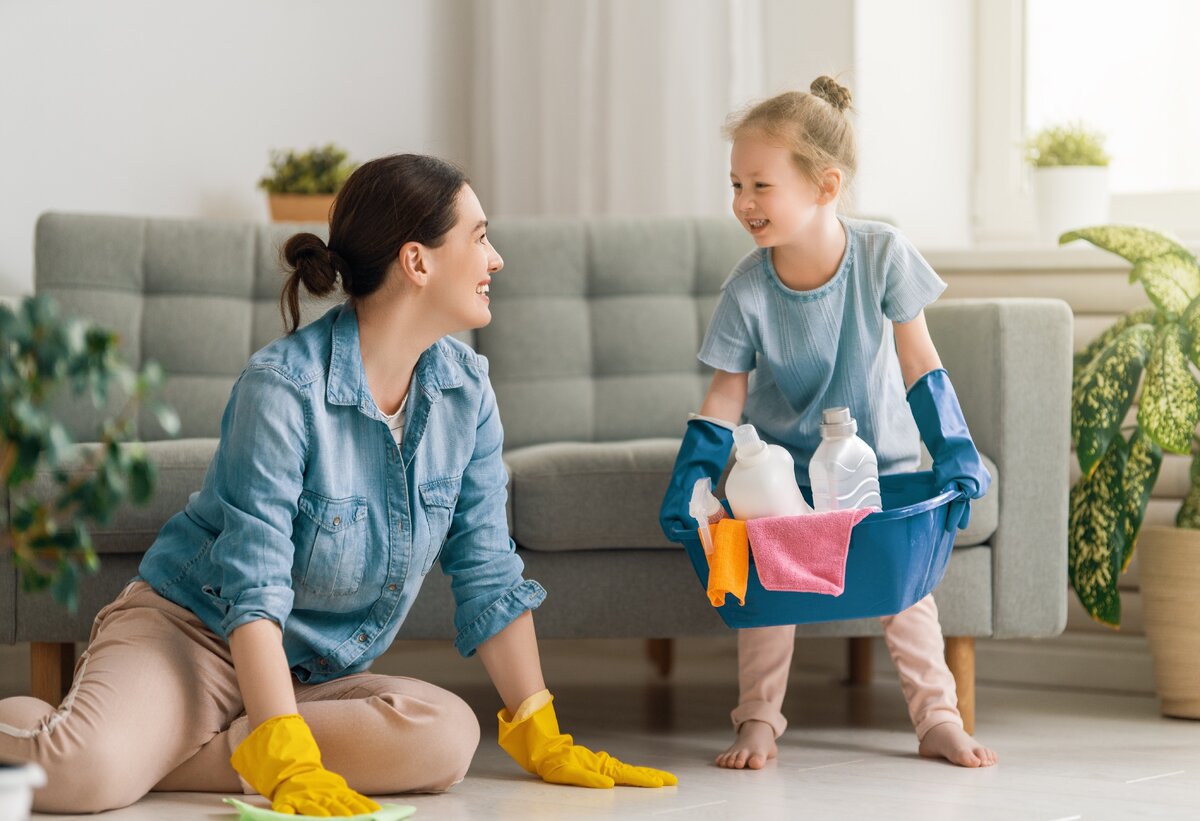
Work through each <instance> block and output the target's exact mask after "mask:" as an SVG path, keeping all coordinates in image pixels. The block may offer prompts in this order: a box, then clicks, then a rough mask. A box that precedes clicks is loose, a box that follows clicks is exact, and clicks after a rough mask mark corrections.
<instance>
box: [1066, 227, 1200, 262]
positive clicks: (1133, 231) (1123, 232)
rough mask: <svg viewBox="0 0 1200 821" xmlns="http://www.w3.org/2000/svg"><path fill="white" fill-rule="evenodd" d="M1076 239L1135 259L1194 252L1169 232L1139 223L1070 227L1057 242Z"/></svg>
mask: <svg viewBox="0 0 1200 821" xmlns="http://www.w3.org/2000/svg"><path fill="white" fill-rule="evenodd" d="M1077 239H1081V240H1084V241H1085V242H1090V243H1091V244H1092V245H1095V246H1096V247H1097V248H1099V249H1101V250H1104V251H1108V252H1109V253H1112V254H1116V255H1117V256H1119V257H1124V258H1125V259H1127V260H1129V261H1130V262H1134V263H1137V262H1141V261H1142V260H1144V259H1153V258H1154V257H1158V256H1162V255H1163V254H1177V255H1179V256H1181V257H1191V256H1192V255H1191V252H1189V251H1188V250H1187V249H1186V248H1184V247H1183V245H1182V244H1180V242H1179V240H1177V239H1176V238H1175V237H1173V236H1171V235H1170V234H1166V233H1163V232H1162V231H1155V230H1154V229H1153V228H1143V227H1141V226H1139V225H1097V226H1095V227H1092V228H1080V229H1079V230H1077V231H1068V232H1067V233H1065V234H1063V235H1062V236H1061V237H1059V238H1058V244H1059V245H1066V244H1067V243H1068V242H1074V241H1075V240H1077ZM1193 261H1194V258H1193Z"/></svg>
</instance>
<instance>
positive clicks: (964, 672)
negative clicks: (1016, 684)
mask: <svg viewBox="0 0 1200 821" xmlns="http://www.w3.org/2000/svg"><path fill="white" fill-rule="evenodd" d="M946 666H948V667H949V668H950V672H951V673H952V674H953V675H954V685H955V687H957V688H958V712H959V713H960V714H961V715H962V720H963V729H965V730H966V731H967V732H968V733H971V734H972V735H974V734H975V639H973V638H970V637H969V636H947V637H946Z"/></svg>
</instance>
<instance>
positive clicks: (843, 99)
mask: <svg viewBox="0 0 1200 821" xmlns="http://www.w3.org/2000/svg"><path fill="white" fill-rule="evenodd" d="M808 90H809V91H811V92H812V93H813V95H814V96H817V97H820V98H821V99H822V100H824V101H825V102H827V103H829V104H830V105H831V106H833V107H834V108H836V109H837V110H838V111H845V110H846V109H847V108H849V107H850V89H848V88H846V87H845V86H844V85H842V84H841V83H839V82H838V81H837V80H835V79H833V78H832V77H830V76H828V75H826V74H822V75H821V76H820V77H818V78H817V79H815V80H813V81H812V85H811V86H809V87H808Z"/></svg>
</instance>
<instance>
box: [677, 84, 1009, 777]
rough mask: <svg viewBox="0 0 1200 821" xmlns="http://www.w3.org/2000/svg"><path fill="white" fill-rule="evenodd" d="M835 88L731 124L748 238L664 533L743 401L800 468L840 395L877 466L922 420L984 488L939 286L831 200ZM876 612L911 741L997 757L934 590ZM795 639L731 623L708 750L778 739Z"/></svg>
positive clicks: (738, 753) (732, 763) (936, 442)
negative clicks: (729, 693)
mask: <svg viewBox="0 0 1200 821" xmlns="http://www.w3.org/2000/svg"><path fill="white" fill-rule="evenodd" d="M849 103H850V92H849V91H847V90H846V89H845V88H843V87H842V86H841V85H839V84H838V83H837V82H835V81H834V80H833V79H831V78H829V77H820V78H818V79H817V80H816V81H814V82H813V84H812V86H811V93H809V94H805V93H802V92H792V93H785V94H781V95H779V96H777V97H774V98H772V99H770V100H767V101H765V102H763V103H760V104H758V105H756V106H754V107H752V108H750V109H749V110H748V111H746V112H744V113H742V114H741V115H740V116H736V117H735V118H733V119H732V121H731V123H730V124H729V125H728V127H727V136H728V137H729V138H730V139H731V140H732V142H733V148H732V152H731V155H730V165H731V173H730V179H731V181H732V183H733V212H734V215H735V216H736V217H737V218H738V220H739V221H740V222H741V224H742V225H743V227H745V229H746V230H747V231H748V232H749V233H750V235H751V236H752V237H754V241H755V243H756V244H757V245H758V249H757V250H755V251H752V252H751V253H750V254H749V255H747V256H746V257H745V258H744V259H743V260H742V261H741V262H740V263H739V264H738V265H737V267H736V268H734V270H733V273H732V274H731V275H730V276H729V278H728V280H726V282H725V285H724V286H723V288H722V293H721V298H720V300H719V302H718V305H717V308H716V311H715V313H714V315H713V318H712V321H711V323H710V325H709V328H708V332H707V334H706V336H705V339H704V343H703V345H702V346H701V349H700V353H699V358H700V361H702V362H704V363H706V364H708V365H710V366H712V367H713V368H715V369H716V373H715V374H714V375H713V379H712V383H711V386H710V387H709V390H708V394H707V396H706V397H705V399H704V403H703V405H702V406H701V408H700V414H699V415H698V416H695V417H693V418H692V419H691V420H690V421H689V423H688V434H687V436H686V437H685V439H684V443H683V447H682V449H681V451H680V455H679V458H678V460H677V462H676V470H675V474H674V476H673V477H672V482H671V487H670V489H669V490H668V493H667V498H666V499H665V500H664V504H663V516H662V519H663V526H664V528H665V529H668V532H670V529H671V528H678V527H687V528H693V527H695V523H694V521H693V520H692V519H691V518H690V517H688V516H687V496H686V495H685V494H690V492H691V487H692V483H693V482H694V481H695V479H696V478H698V477H701V476H705V475H707V476H709V477H710V478H711V479H712V480H713V484H714V485H715V484H716V481H717V479H718V478H719V476H720V474H721V471H722V469H723V468H724V467H725V464H726V461H727V459H728V457H729V449H730V447H731V444H732V438H731V435H730V431H729V429H730V428H732V426H733V425H735V424H737V423H739V422H740V421H741V420H742V419H743V417H744V418H745V419H746V421H748V422H749V423H751V424H753V425H754V426H755V427H756V428H757V429H758V431H759V433H760V434H761V435H762V437H763V438H764V439H765V440H767V441H770V442H775V443H778V444H780V445H783V446H784V447H786V448H788V449H789V451H790V452H791V453H792V455H793V458H794V459H795V463H796V469H797V474H798V475H800V476H805V475H807V471H808V463H809V460H810V459H811V458H812V455H813V452H814V451H815V450H816V447H817V445H818V444H819V442H820V434H819V422H820V419H821V411H822V409H823V408H829V407H841V406H848V407H850V408H851V409H852V411H853V413H854V415H855V417H856V418H857V420H858V432H859V435H860V436H861V437H862V438H863V439H864V440H866V441H867V443H868V444H870V445H872V446H873V447H874V449H875V451H876V454H877V456H878V459H879V469H880V472H881V473H894V472H900V471H908V470H915V469H916V467H917V465H918V460H919V453H920V452H919V441H918V429H919V432H920V436H921V438H923V439H924V440H925V443H926V446H927V447H928V448H929V450H930V453H931V454H932V455H933V457H934V474H935V479H936V481H937V482H938V483H939V486H941V487H943V488H949V487H951V486H953V487H956V488H958V489H960V490H964V491H965V492H966V493H967V494H968V495H969V496H970V497H971V498H979V497H980V496H982V495H983V493H984V491H985V490H986V489H987V485H988V482H989V481H990V478H989V477H988V475H987V471H986V470H985V469H984V467H983V464H982V462H981V461H980V459H979V455H978V453H977V452H976V451H975V447H974V445H973V444H972V443H971V440H970V435H969V433H968V432H967V430H966V424H965V423H964V422H962V415H961V411H959V409H958V403H957V399H955V398H954V394H953V389H952V388H951V387H950V384H949V380H948V378H947V377H946V372H945V370H943V369H942V368H941V362H940V360H939V359H938V355H937V351H936V350H935V349H934V346H933V342H932V341H931V340H930V338H929V333H928V331H927V329H926V325H925V317H924V313H923V308H924V307H925V305H927V304H928V303H930V302H932V301H933V300H934V299H936V298H937V296H938V295H939V294H940V293H941V292H942V290H943V289H944V288H945V284H944V283H943V282H942V281H941V280H940V279H939V278H938V276H937V275H936V274H935V273H934V272H933V270H932V269H930V267H929V266H928V264H926V262H925V260H924V259H922V258H921V256H920V254H918V253H917V251H916V250H915V249H914V248H913V247H912V245H911V244H910V243H909V242H908V241H907V240H906V239H905V238H904V237H903V236H902V235H901V234H900V233H899V232H898V231H897V230H896V229H894V228H892V227H890V226H888V225H885V224H882V223H877V222H866V221H860V220H852V219H846V218H842V217H839V216H838V213H837V208H838V202H839V200H840V199H841V195H842V192H843V191H845V190H846V188H847V186H848V185H849V184H850V181H851V179H852V178H853V175H854V171H855V146H854V134H853V131H852V129H851V126H850V122H849V120H848V119H847V117H846V113H845V112H846V109H847V107H848V105H849ZM893 340H894V342H893ZM750 371H753V372H754V378H753V381H752V382H751V380H750V379H749V378H748V377H749V372H750ZM906 386H908V388H909V391H908V396H907V400H908V404H909V405H910V406H911V414H910V412H909V409H907V408H905V407H904V405H905V399H906V397H905V390H904V389H905V387H906ZM914 422H915V425H914ZM951 515H952V516H957V515H959V514H958V511H957V510H956V511H953V512H952V513H951ZM962 515H963V516H964V517H965V515H966V511H965V510H964V511H963V513H962ZM965 524H966V523H965V518H964V519H963V520H961V521H960V526H964V527H965ZM882 622H883V629H884V636H885V638H886V641H887V645H888V649H889V651H890V652H891V655H892V659H893V660H894V661H895V663H896V667H897V669H898V671H899V674H900V681H901V686H902V688H903V691H904V696H905V698H906V699H907V701H908V709H909V715H910V717H911V718H912V721H913V724H914V726H915V727H916V731H917V738H918V739H919V741H920V747H919V749H920V753H921V754H922V755H925V756H936V757H942V758H945V759H947V760H949V761H952V762H954V763H955V764H959V765H962V766H964V767H980V766H988V765H991V764H994V763H995V762H996V755H995V754H994V753H993V752H992V751H991V750H989V749H987V748H986V747H983V746H982V745H980V744H978V743H977V742H976V741H975V740H974V739H972V738H971V737H970V736H969V735H968V734H967V733H966V732H965V731H964V730H963V724H962V719H961V717H960V716H959V713H958V709H957V706H956V693H955V685H954V679H953V677H952V676H951V674H950V671H949V669H948V668H947V666H946V663H945V661H944V658H943V643H942V635H941V628H940V626H939V625H938V621H937V607H936V606H935V604H934V601H933V597H932V596H927V597H926V598H924V599H923V600H921V601H920V602H918V603H917V604H916V605H914V606H913V607H911V608H910V609H909V610H906V611H905V612H903V613H900V614H899V615H896V616H889V617H886V618H884V619H882ZM794 637H795V627H794V626H785V627H767V628H758V629H750V630H741V631H739V633H738V670H739V672H738V683H739V690H740V697H739V701H738V706H737V708H736V709H735V710H734V711H733V714H732V718H733V724H734V727H735V728H736V730H737V738H736V740H735V741H734V743H733V745H732V746H730V748H729V749H728V750H727V751H725V753H723V754H722V755H721V756H719V757H718V758H717V764H718V765H719V766H721V767H731V768H737V769H740V768H744V767H750V768H752V769H759V768H761V767H762V766H764V764H765V763H766V762H767V760H768V759H770V758H773V757H774V756H775V755H776V752H777V748H776V744H775V741H776V739H777V738H778V737H779V736H780V735H781V734H782V733H783V731H784V728H785V727H786V725H787V722H786V721H785V720H784V717H783V714H782V712H781V707H782V704H783V696H784V692H785V690H786V688H787V674H788V668H789V665H790V664H791V658H792V649H793V644H794Z"/></svg>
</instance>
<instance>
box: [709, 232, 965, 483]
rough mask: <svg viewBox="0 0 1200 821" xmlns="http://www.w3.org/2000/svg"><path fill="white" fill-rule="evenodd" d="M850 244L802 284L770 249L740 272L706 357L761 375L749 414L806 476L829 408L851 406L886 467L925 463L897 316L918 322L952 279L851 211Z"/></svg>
mask: <svg viewBox="0 0 1200 821" xmlns="http://www.w3.org/2000/svg"><path fill="white" fill-rule="evenodd" d="M841 222H842V225H843V227H844V228H845V231H846V252H845V255H844V256H843V257H842V261H841V264H840V265H839V266H838V270H837V273H836V274H834V276H833V278H832V279H831V280H829V282H826V283H825V284H824V285H822V286H820V287H819V288H815V289H813V290H811V291H795V290H792V289H791V288H789V287H787V286H786V285H784V284H783V282H782V281H781V280H780V279H779V275H778V274H777V273H776V271H775V266H774V264H773V262H772V260H771V251H770V249H769V248H758V249H755V250H754V251H752V252H751V253H750V254H748V255H747V256H746V257H745V258H744V259H742V261H741V262H739V263H738V264H737V266H736V267H735V268H734V269H733V273H731V274H730V275H729V278H728V279H727V280H726V281H725V284H724V285H723V286H722V289H721V298H720V300H719V301H718V303H717V308H716V311H715V313H714V314H713V318H712V321H711V322H710V323H709V326H708V332H707V333H706V334H705V337H704V343H703V345H701V347H700V353H699V359H700V361H701V362H704V363H705V364H707V365H709V366H711V367H713V368H717V369H719V370H723V371H730V372H733V373H744V372H747V371H750V372H751V375H750V384H749V394H748V396H747V398H746V407H745V411H744V414H743V416H744V421H746V422H749V423H750V424H752V425H754V426H755V427H756V428H757V429H758V432H759V434H760V435H761V436H762V438H763V439H765V440H766V441H768V442H773V443H776V444H779V445H782V446H784V447H785V448H787V449H788V450H789V451H790V452H791V454H792V458H793V459H795V461H796V467H797V470H798V472H799V473H800V475H801V476H803V475H805V474H806V473H807V470H808V463H809V461H810V460H811V459H812V455H813V452H814V451H815V450H816V449H817V445H819V444H820V443H821V433H820V427H819V426H820V422H821V411H822V409H824V408H833V407H848V408H850V413H851V414H852V415H853V416H854V418H855V419H856V420H857V421H858V435H859V436H860V437H862V438H863V439H864V440H865V441H866V442H867V444H869V445H870V446H871V447H872V448H873V449H874V450H875V454H876V456H877V457H878V459H879V470H880V472H881V473H899V472H903V471H908V470H915V469H916V468H917V466H918V462H919V459H920V436H919V434H918V433H917V427H916V424H915V423H914V422H913V419H912V414H911V413H910V411H909V408H908V402H907V399H906V397H905V388H904V380H903V377H902V376H901V374H900V360H899V359H898V358H897V356H896V346H895V341H894V337H893V335H892V323H893V322H908V321H910V320H912V319H915V318H916V317H917V315H918V314H919V313H920V312H921V310H922V309H924V308H925V306H926V305H928V304H929V303H931V302H933V301H934V300H935V299H937V298H938V296H939V295H940V294H941V293H942V291H943V290H945V288H946V283H945V282H943V281H942V280H941V278H940V277H938V275H937V274H936V273H934V271H933V269H932V268H931V267H930V266H929V263H927V262H926V261H925V260H924V258H923V257H922V256H921V255H920V253H918V252H917V250H916V248H914V247H913V245H912V243H911V242H909V241H908V240H907V239H906V238H905V237H904V235H903V234H901V233H900V232H899V231H898V230H896V229H895V228H894V227H892V226H890V225H887V224H885V223H880V222H869V221H866V220H854V219H848V218H841Z"/></svg>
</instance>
